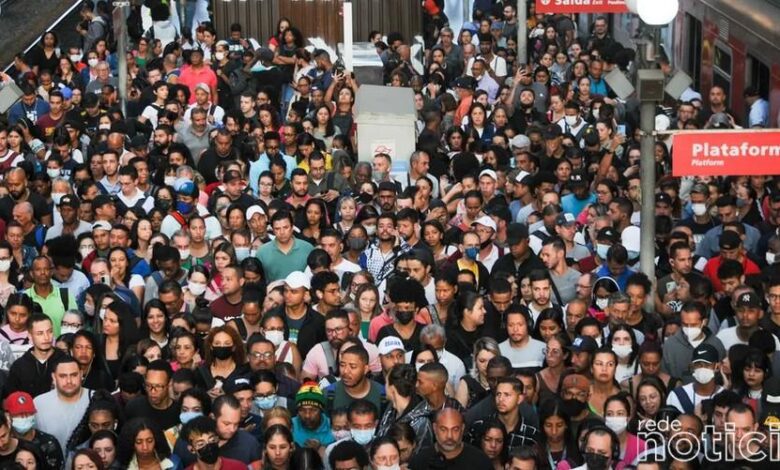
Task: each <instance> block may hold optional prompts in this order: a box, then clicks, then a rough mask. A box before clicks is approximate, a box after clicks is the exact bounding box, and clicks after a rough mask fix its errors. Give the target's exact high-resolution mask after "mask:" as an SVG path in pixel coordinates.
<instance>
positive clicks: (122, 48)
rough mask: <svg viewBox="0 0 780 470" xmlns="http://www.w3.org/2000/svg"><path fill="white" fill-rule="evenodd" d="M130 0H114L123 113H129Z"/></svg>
mask: <svg viewBox="0 0 780 470" xmlns="http://www.w3.org/2000/svg"><path fill="white" fill-rule="evenodd" d="M128 8H130V2H129V1H128V0H114V11H113V17H114V37H115V38H116V53H117V60H118V67H117V73H118V75H119V76H118V78H117V82H118V84H119V104H120V106H121V107H122V114H123V115H127V43H128V40H127V39H128V38H127V9H128Z"/></svg>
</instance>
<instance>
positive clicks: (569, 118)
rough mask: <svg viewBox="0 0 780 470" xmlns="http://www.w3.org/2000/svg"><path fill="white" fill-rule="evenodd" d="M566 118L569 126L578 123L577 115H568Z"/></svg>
mask: <svg viewBox="0 0 780 470" xmlns="http://www.w3.org/2000/svg"><path fill="white" fill-rule="evenodd" d="M564 119H565V120H566V125H568V126H569V127H573V126H576V125H577V116H566V117H564Z"/></svg>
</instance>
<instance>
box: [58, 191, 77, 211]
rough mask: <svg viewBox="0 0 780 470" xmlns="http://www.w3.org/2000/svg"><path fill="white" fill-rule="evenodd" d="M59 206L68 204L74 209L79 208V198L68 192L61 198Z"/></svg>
mask: <svg viewBox="0 0 780 470" xmlns="http://www.w3.org/2000/svg"><path fill="white" fill-rule="evenodd" d="M59 206H60V207H63V206H67V207H72V208H74V209H78V208H79V199H78V198H77V197H76V196H74V195H73V194H66V195H64V196H62V197H61V198H60V203H59Z"/></svg>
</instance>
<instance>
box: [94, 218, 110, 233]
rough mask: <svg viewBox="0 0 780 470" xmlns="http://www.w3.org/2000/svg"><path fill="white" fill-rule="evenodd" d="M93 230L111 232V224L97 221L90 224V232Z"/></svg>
mask: <svg viewBox="0 0 780 470" xmlns="http://www.w3.org/2000/svg"><path fill="white" fill-rule="evenodd" d="M95 230H105V231H106V232H110V231H111V224H109V223H108V222H106V221H105V220H98V221H97V222H95V223H93V224H92V231H93V232H94V231H95Z"/></svg>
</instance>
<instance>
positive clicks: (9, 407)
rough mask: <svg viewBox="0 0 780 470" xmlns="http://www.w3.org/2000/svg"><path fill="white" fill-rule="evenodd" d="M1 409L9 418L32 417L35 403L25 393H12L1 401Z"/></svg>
mask: <svg viewBox="0 0 780 470" xmlns="http://www.w3.org/2000/svg"><path fill="white" fill-rule="evenodd" d="M3 409H4V410H5V411H7V412H8V414H9V415H11V416H20V415H34V414H35V412H36V410H35V403H34V402H33V397H32V396H31V395H30V394H29V393H27V392H14V393H12V394H10V395H8V397H6V399H5V400H3Z"/></svg>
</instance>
